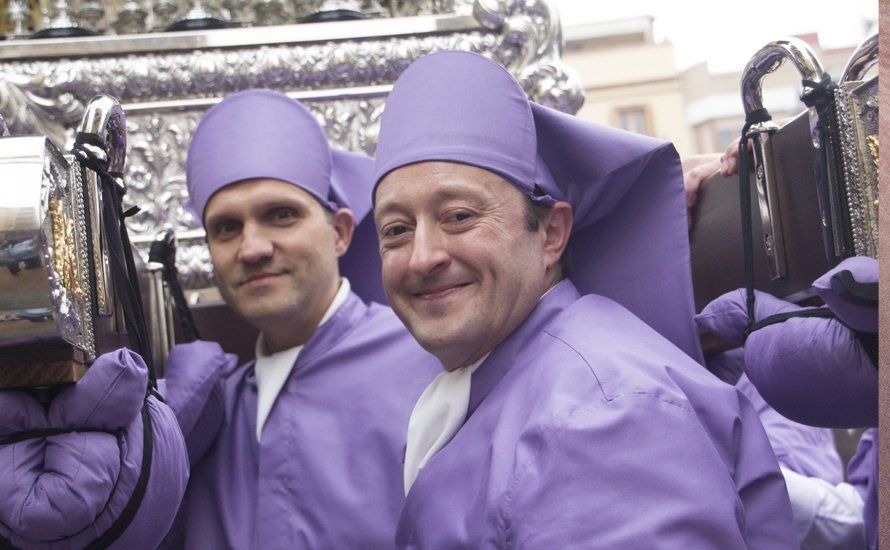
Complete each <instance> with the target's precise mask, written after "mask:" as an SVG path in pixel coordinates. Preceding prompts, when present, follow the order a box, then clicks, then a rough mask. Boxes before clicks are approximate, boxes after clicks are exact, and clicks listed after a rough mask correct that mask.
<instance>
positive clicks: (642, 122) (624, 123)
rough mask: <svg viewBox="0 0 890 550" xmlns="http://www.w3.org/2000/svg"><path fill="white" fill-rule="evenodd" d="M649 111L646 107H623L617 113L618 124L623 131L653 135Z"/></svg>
mask: <svg viewBox="0 0 890 550" xmlns="http://www.w3.org/2000/svg"><path fill="white" fill-rule="evenodd" d="M648 111H649V110H648V109H647V108H646V107H645V106H638V107H623V108H621V109H618V110H617V111H616V114H617V119H618V124H617V126H618V127H619V128H621V129H622V130H627V131H628V132H634V133H637V134H645V135H652V128H651V127H650V124H649V112H648Z"/></svg>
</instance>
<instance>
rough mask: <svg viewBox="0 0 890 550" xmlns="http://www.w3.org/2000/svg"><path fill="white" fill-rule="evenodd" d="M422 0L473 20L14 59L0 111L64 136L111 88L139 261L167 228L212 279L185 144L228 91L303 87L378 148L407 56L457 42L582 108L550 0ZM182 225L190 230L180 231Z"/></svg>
mask: <svg viewBox="0 0 890 550" xmlns="http://www.w3.org/2000/svg"><path fill="white" fill-rule="evenodd" d="M230 3H231V1H230ZM427 4H428V5H423V2H413V3H412V4H411V5H413V6H414V7H415V8H417V9H418V11H419V12H421V13H422V12H423V10H427V11H429V12H433V13H435V12H436V10H443V9H445V8H446V7H447V8H448V9H453V10H456V11H461V10H463V12H464V13H466V12H467V11H469V10H470V9H471V6H472V8H473V10H474V11H473V13H474V15H475V17H476V19H477V21H478V25H477V26H473V25H472V24H471V23H472V20H469V19H467V18H454V17H452V18H450V19H448V18H442V21H444V23H443V27H442V29H447V28H449V27H448V26H449V25H452V26H455V25H456V27H455V28H454V30H451V31H449V32H442V30H437V31H431V32H427V33H424V34H416V35H392V36H386V35H383V36H369V37H367V38H356V39H350V40H340V41H327V42H325V41H312V42H305V41H304V42H299V41H298V42H293V41H291V42H284V41H282V42H278V43H269V44H264V45H259V46H254V45H245V46H241V47H227V48H225V49H223V48H204V49H200V50H199V52H198V53H195V52H193V51H188V52H187V53H183V50H186V49H190V48H183V47H180V48H174V47H172V46H168V47H169V50H167V51H154V52H149V53H143V54H139V53H131V54H126V55H104V56H91V57H80V58H76V59H71V58H67V59H65V60H64V61H62V60H57V59H45V58H43V59H35V60H10V61H7V62H2V63H0V112H2V114H3V115H4V116H6V117H7V121H8V122H9V123H10V126H11V127H12V129H13V130H14V131H16V132H18V133H33V132H38V133H42V134H45V135H49V136H51V137H52V139H54V140H55V141H56V142H57V143H66V142H67V141H69V140H70V137H71V135H72V132H71V128H73V127H74V125H75V124H76V123H77V121H79V119H80V116H81V114H82V113H83V108H84V105H85V104H86V103H87V102H88V101H89V99H90V98H91V97H92V96H93V95H94V94H95V93H96V92H97V91H100V90H114V91H115V92H116V94H117V96H118V97H119V99H120V101H121V103H122V104H123V105H124V106H125V110H126V112H127V131H128V153H127V159H128V161H127V165H126V182H127V186H128V192H127V195H126V196H125V198H124V200H125V203H126V204H125V206H130V205H138V206H139V207H140V208H141V212H140V213H139V214H138V215H136V216H134V217H131V218H129V219H128V225H129V227H130V229H131V231H132V232H133V234H134V238H133V241H134V243H136V244H137V248H138V249H139V252H140V253H141V254H142V256H143V259H145V260H146V261H147V251H148V246H149V244H150V242H151V238H150V236H153V235H155V234H156V233H157V232H158V231H160V230H162V229H163V228H164V227H168V226H169V227H172V228H174V229H175V230H176V232H177V237H178V238H179V247H178V254H177V265H178V267H179V272H180V274H181V276H182V278H183V283H184V286H185V287H186V288H188V289H195V288H202V287H207V286H210V285H211V284H212V282H211V274H212V268H211V267H210V256H209V253H208V252H207V249H206V245H205V243H204V241H203V233H202V231H201V230H200V223H199V222H198V221H197V220H195V219H194V218H193V217H192V215H191V214H190V213H189V212H188V211H187V210H186V208H185V206H184V204H185V199H186V198H187V190H186V185H185V171H184V165H185V154H186V150H187V146H188V142H189V139H190V137H191V134H192V132H193V131H194V128H195V126H196V125H197V122H198V120H199V119H200V117H201V115H202V114H203V112H204V110H206V108H208V107H209V106H210V105H212V104H213V103H215V102H216V101H218V100H219V99H220V98H222V97H223V96H225V95H227V94H229V93H232V92H235V91H238V90H242V89H246V88H254V87H262V88H271V89H275V90H280V91H283V92H285V93H288V94H291V95H293V96H295V97H299V98H300V99H301V100H302V101H304V103H305V104H306V105H307V107H309V109H310V110H311V111H312V112H313V114H315V116H316V117H317V118H318V120H319V122H320V123H321V124H322V126H323V127H324V128H325V130H326V132H327V134H328V137H329V139H330V141H331V143H332V145H333V146H335V147H338V148H342V149H348V150H354V151H362V152H365V153H367V154H373V153H374V150H375V147H376V142H377V132H378V128H379V120H380V116H381V114H382V112H383V107H384V104H385V98H386V94H387V93H388V90H389V86H391V84H392V83H393V82H394V81H395V80H396V79H397V78H398V76H399V75H400V74H401V72H402V71H403V70H404V69H405V68H406V67H407V66H408V65H410V64H411V63H412V62H413V61H414V60H416V59H418V58H420V57H422V56H423V55H425V54H428V53H431V52H434V51H440V50H451V49H460V50H469V51H475V52H479V53H482V54H484V55H487V56H490V57H492V58H493V59H495V60H497V61H498V62H500V63H501V64H503V65H504V66H505V67H507V68H508V70H510V71H511V72H513V74H515V75H516V76H517V78H518V80H519V81H520V82H521V84H522V85H523V87H524V88H525V89H526V91H527V92H528V93H529V96H530V97H531V98H532V99H533V100H535V101H537V102H539V103H542V104H545V105H548V106H550V107H554V108H556V109H559V110H562V111H566V112H569V113H574V112H576V111H577V110H578V109H579V108H580V107H581V104H582V102H583V96H582V92H581V86H580V83H579V82H578V79H577V77H576V76H575V75H574V73H573V72H572V71H571V70H569V69H567V68H566V67H565V66H564V65H563V64H562V63H561V61H560V59H559V57H560V53H561V48H562V38H561V31H560V26H559V20H558V17H557V15H556V12H555V10H554V9H553V8H552V6H551V5H550V4H549V3H548V2H546V1H544V0H522V1H512V2H500V1H496V0H476V1H475V2H472V1H471V0H447V1H446V0H431V1H429V2H427ZM158 5H159V4H157V3H156V4H155V7H156V9H157V6H158ZM232 5H233V6H234V4H232ZM389 5H390V6H392V4H389ZM406 5H407V3H402V4H398V3H396V7H399V6H401V7H402V8H405V6H406ZM304 7H305V6H304ZM421 8H422V9H421ZM368 24H369V25H370V24H373V22H368ZM296 28H299V27H296ZM356 28H358V27H356ZM362 28H363V29H364V28H365V27H362ZM386 28H392V26H390V27H386ZM436 28H437V29H439V27H436ZM202 32H204V33H212V32H213V31H202ZM225 32H238V31H225ZM189 234H191V235H192V236H193V238H188V237H185V236H184V235H189ZM194 235H198V236H197V237H195V236H194ZM143 237H147V238H143Z"/></svg>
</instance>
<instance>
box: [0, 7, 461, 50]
mask: <svg viewBox="0 0 890 550" xmlns="http://www.w3.org/2000/svg"><path fill="white" fill-rule="evenodd" d="M476 28H478V23H477V22H476V21H475V20H474V19H473V18H472V17H466V16H449V15H444V16H433V15H424V16H417V17H404V18H391V19H364V20H359V21H337V22H331V23H309V24H301V25H296V24H292V25H279V26H273V27H247V28H233V29H213V30H198V31H180V32H175V33H148V34H136V35H126V36H87V37H82V38H77V39H40V40H28V41H27V42H20V41H11V42H7V43H0V60H3V59H8V60H23V59H43V58H48V57H49V58H52V57H64V56H76V57H78V58H81V57H83V56H97V55H121V54H128V53H160V52H174V51H183V50H192V49H197V48H230V47H243V46H259V45H263V44H301V43H302V44H305V43H313V42H327V41H332V40H357V39H361V38H369V37H374V36H393V37H397V36H408V35H415V34H423V33H434V32H455V31H460V30H470V29H476Z"/></svg>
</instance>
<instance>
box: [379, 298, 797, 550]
mask: <svg viewBox="0 0 890 550" xmlns="http://www.w3.org/2000/svg"><path fill="white" fill-rule="evenodd" d="M797 544H798V543H797V537H796V534H795V532H794V527H793V524H792V516H791V509H790V505H789V502H788V495H787V492H786V489H785V484H784V481H783V479H782V476H781V474H780V472H779V469H778V465H777V464H776V459H775V457H774V455H773V452H772V450H771V448H770V444H769V441H768V440H767V438H766V435H765V434H764V432H763V428H762V427H761V425H760V422H759V421H758V420H757V416H756V412H755V410H754V409H753V407H752V406H751V404H750V403H749V402H748V400H747V399H746V398H745V397H744V396H743V395H742V393H741V392H740V391H739V390H738V389H736V388H733V387H732V386H729V385H727V384H725V383H723V382H721V381H719V380H718V379H716V378H715V377H713V376H712V375H710V374H709V373H707V372H706V371H705V370H704V369H703V368H702V367H701V365H699V364H698V363H696V362H695V361H693V360H692V359H690V358H689V357H688V356H687V355H686V354H684V353H682V352H681V351H680V350H678V349H677V348H676V347H674V346H673V345H672V344H671V343H670V342H668V341H667V340H665V339H664V338H663V337H661V336H660V335H658V334H657V333H656V332H655V331H654V330H652V329H651V328H650V327H648V326H646V325H645V324H644V323H643V322H642V321H640V320H639V319H638V318H636V317H635V316H634V315H633V314H632V313H630V312H629V311H627V310H626V309H625V308H623V307H622V306H620V305H619V304H617V303H615V302H614V301H612V300H610V299H608V298H605V297H601V296H596V295H588V296H583V297H582V296H581V295H580V294H579V293H578V291H577V290H576V288H575V287H574V285H573V284H572V282H571V281H563V282H561V283H559V285H557V286H556V287H555V288H554V289H553V290H551V291H550V293H548V294H547V295H546V296H544V298H543V299H542V300H541V301H540V302H539V303H538V305H537V307H536V308H535V309H534V311H533V312H532V313H531V315H530V316H529V317H528V318H527V319H526V320H525V321H524V322H523V323H522V324H521V325H520V326H519V328H518V329H517V330H516V331H515V332H514V333H513V334H512V335H511V336H510V337H509V338H508V339H507V340H506V341H505V342H503V343H502V344H500V345H499V346H497V347H496V348H495V349H494V350H493V351H492V353H491V355H490V356H489V357H488V358H487V359H486V360H485V361H484V362H483V363H482V365H481V366H480V367H479V369H478V370H477V371H476V372H475V373H474V374H473V380H472V387H471V394H470V415H469V418H468V419H467V421H466V423H465V424H464V425H463V426H462V427H461V429H460V430H459V431H458V432H457V434H456V435H455V436H454V438H453V439H452V440H451V441H450V442H449V443H448V444H447V445H446V446H445V447H444V448H443V449H442V450H441V451H439V453H437V454H436V455H435V456H434V457H433V458H432V459H431V460H430V462H429V463H428V464H427V466H426V467H425V468H424V469H423V470H422V471H421V472H420V474H419V476H418V478H417V481H416V482H415V484H414V485H413V487H412V488H411V491H410V492H409V493H408V496H407V501H406V503H405V508H404V511H403V513H402V516H401V518H400V522H399V528H398V533H397V546H398V547H400V548H482V547H494V548H507V547H510V548H725V549H729V548H758V549H771V548H783V549H784V548H795V547H797Z"/></svg>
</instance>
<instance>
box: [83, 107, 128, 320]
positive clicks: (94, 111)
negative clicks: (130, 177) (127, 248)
mask: <svg viewBox="0 0 890 550" xmlns="http://www.w3.org/2000/svg"><path fill="white" fill-rule="evenodd" d="M126 127H127V122H126V118H125V117H124V111H123V109H122V108H121V106H120V103H119V102H118V101H117V99H115V98H113V97H112V96H110V95H105V94H100V95H97V96H96V97H94V98H93V99H92V100H91V101H90V103H89V104H88V105H87V107H86V110H85V112H84V115H83V118H82V119H81V122H80V126H78V128H77V130H78V132H85V133H90V134H95V135H97V136H99V138H100V139H101V140H102V141H103V142H104V143H105V149H106V151H107V155H108V171H109V172H122V171H123V169H124V161H125V160H126V156H127V132H126ZM104 154H105V153H100V155H104ZM83 177H84V182H85V185H86V193H87V197H88V201H89V205H90V210H91V212H92V214H91V217H92V219H93V220H94V223H92V224H91V226H92V227H91V231H90V232H91V239H92V250H93V262H94V266H95V275H96V294H97V296H98V306H99V308H98V309H99V310H98V312H97V313H98V315H99V316H101V317H108V316H111V315H114V319H115V320H114V327H115V330H116V331H118V332H122V331H123V321H122V319H123V317H122V314H120V312H116V311H115V308H114V303H115V301H114V298H113V292H114V289H113V288H112V286H111V266H110V265H109V264H108V253H107V250H108V247H107V245H106V243H105V239H104V237H103V236H102V231H101V227H102V193H101V191H100V189H99V178H98V176H97V175H96V174H95V173H94V172H93V171H92V170H83Z"/></svg>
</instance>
